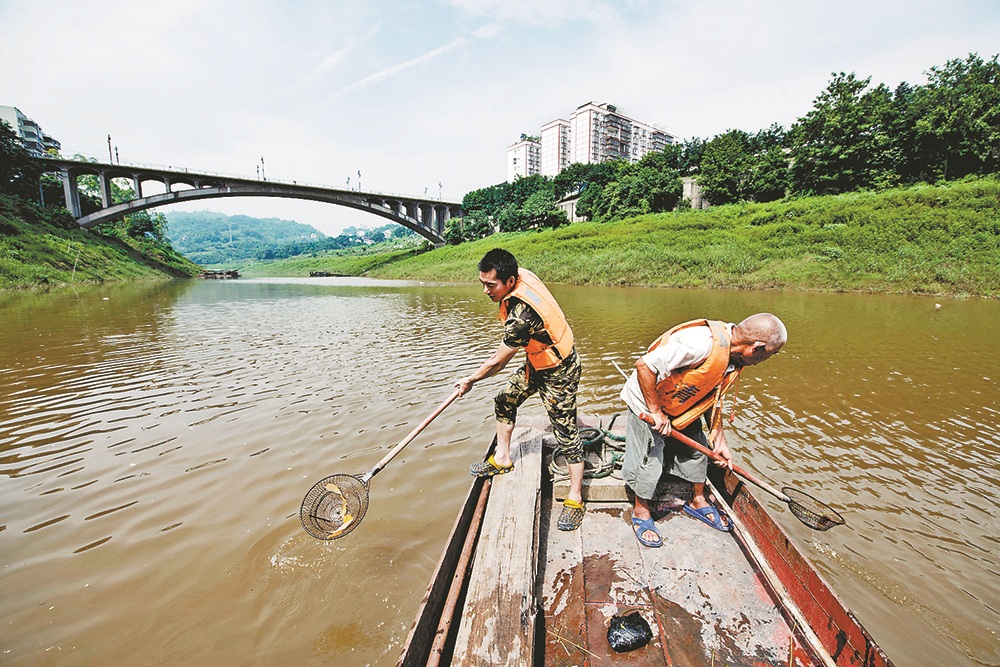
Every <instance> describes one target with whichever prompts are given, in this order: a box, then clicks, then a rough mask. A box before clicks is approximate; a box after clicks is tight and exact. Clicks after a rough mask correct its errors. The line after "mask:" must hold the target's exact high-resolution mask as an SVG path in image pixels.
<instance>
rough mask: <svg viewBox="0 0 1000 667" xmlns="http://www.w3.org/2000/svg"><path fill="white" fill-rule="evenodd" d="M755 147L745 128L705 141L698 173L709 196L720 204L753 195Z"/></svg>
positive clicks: (703, 190) (699, 181) (710, 200)
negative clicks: (752, 157)
mask: <svg viewBox="0 0 1000 667" xmlns="http://www.w3.org/2000/svg"><path fill="white" fill-rule="evenodd" d="M752 151H753V148H752V145H751V141H750V135H749V134H747V133H746V132H744V131H743V130H729V131H728V132H726V133H725V134H720V135H718V136H717V137H715V138H714V139H712V140H711V141H709V142H708V143H707V144H706V145H705V150H704V153H703V154H702V158H701V172H700V174H699V175H698V183H699V185H701V187H702V192H703V196H704V197H705V199H707V200H708V201H709V202H711V203H712V204H717V205H718V204H731V203H733V202H738V201H745V200H747V199H750V198H751V194H750V193H751V169H752V166H753V161H752V159H751V155H752Z"/></svg>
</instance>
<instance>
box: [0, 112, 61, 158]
mask: <svg viewBox="0 0 1000 667" xmlns="http://www.w3.org/2000/svg"><path fill="white" fill-rule="evenodd" d="M0 120H3V121H5V122H6V123H7V124H8V125H10V129H12V130H13V131H14V134H16V135H17V136H18V137H19V138H20V139H21V145H23V146H24V147H25V149H27V151H28V152H29V153H31V154H32V155H44V154H45V153H46V152H48V150H49V149H52V150H56V151H58V150H59V149H61V148H62V145H61V144H60V143H59V142H58V141H56V140H55V139H53V138H52V137H50V136H49V135H47V134H45V133H44V132H42V128H41V127H39V125H38V123H36V122H35V121H33V120H31V119H30V118H28V117H27V116H25V115H24V114H23V113H21V110H20V109H18V108H17V107H8V106H3V105H0Z"/></svg>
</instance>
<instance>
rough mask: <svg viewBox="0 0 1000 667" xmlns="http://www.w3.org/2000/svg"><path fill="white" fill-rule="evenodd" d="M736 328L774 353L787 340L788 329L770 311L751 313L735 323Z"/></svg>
mask: <svg viewBox="0 0 1000 667" xmlns="http://www.w3.org/2000/svg"><path fill="white" fill-rule="evenodd" d="M736 328H737V329H739V330H740V332H741V333H742V334H743V335H744V336H745V337H746V338H749V339H752V340H754V341H760V342H761V343H764V347H765V349H766V350H767V351H768V352H769V353H770V354H774V353H775V352H777V351H778V350H780V349H781V348H782V346H784V344H785V343H786V342H788V331H786V330H785V325H784V324H783V323H782V321H781V320H779V319H778V318H777V317H775V316H774V315H772V314H771V313H757V314H756V315H751V316H750V317H748V318H746V319H745V320H743V321H742V322H740V323H739V324H737V325H736Z"/></svg>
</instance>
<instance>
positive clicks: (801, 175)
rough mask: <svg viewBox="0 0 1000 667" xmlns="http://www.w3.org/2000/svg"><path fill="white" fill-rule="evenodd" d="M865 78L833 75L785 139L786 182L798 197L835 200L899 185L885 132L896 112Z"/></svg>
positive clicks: (895, 157) (883, 89)
mask: <svg viewBox="0 0 1000 667" xmlns="http://www.w3.org/2000/svg"><path fill="white" fill-rule="evenodd" d="M870 83H871V77H869V78H867V79H858V78H857V77H856V76H855V75H854V74H853V73H851V74H845V73H843V72H841V73H840V74H836V75H834V78H833V80H832V81H831V82H830V84H829V85H828V86H827V88H826V90H824V91H823V92H822V93H821V94H820V95H819V97H817V98H816V100H815V102H814V103H813V109H812V110H811V111H810V112H809V113H807V114H806V115H805V117H803V118H800V119H799V120H798V121H797V122H796V123H795V124H794V125H793V126H792V129H791V131H790V133H789V143H790V152H791V157H792V182H793V187H794V189H795V190H796V191H797V192H799V193H801V194H836V193H840V192H848V191H851V190H857V189H859V188H866V187H884V186H887V185H891V184H893V183H895V182H897V181H898V180H899V175H898V172H897V171H896V168H895V167H896V163H897V162H898V157H899V156H898V155H896V154H895V153H894V148H895V144H894V142H893V141H892V139H893V137H892V136H891V131H892V129H893V128H894V127H895V122H894V121H895V117H896V114H897V112H898V109H896V107H895V106H894V105H893V104H892V93H891V92H890V91H889V89H888V88H887V87H886V86H885V85H884V84H882V85H879V86H876V87H875V88H873V89H871V90H869V89H868V86H869V84H870Z"/></svg>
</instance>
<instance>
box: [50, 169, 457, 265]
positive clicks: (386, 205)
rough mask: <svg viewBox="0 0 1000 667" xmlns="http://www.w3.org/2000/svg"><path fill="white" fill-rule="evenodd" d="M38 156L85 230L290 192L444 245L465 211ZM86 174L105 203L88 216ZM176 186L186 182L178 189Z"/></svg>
mask: <svg viewBox="0 0 1000 667" xmlns="http://www.w3.org/2000/svg"><path fill="white" fill-rule="evenodd" d="M36 160H37V161H38V162H39V163H40V164H41V166H42V167H43V169H44V170H45V172H57V173H59V174H60V175H61V178H62V183H63V192H64V194H65V196H66V208H67V209H69V211H70V213H72V214H73V216H74V217H75V218H76V219H77V223H78V224H79V225H80V226H81V227H83V228H85V229H86V228H88V227H93V226H94V225H96V224H98V223H101V222H111V221H114V220H120V219H121V218H123V217H124V216H125V215H127V214H129V213H134V212H136V211H142V210H145V209H150V208H156V207H157V206H164V205H166V204H175V203H178V202H185V201H192V200H195V199H214V198H216V197H285V198H290V199H304V200H309V201H319V202H326V203H328V204H336V205H338V206H347V207H348V208H353V209H357V210H359V211H365V212H366V213H371V214H373V215H377V216H380V217H382V218H386V219H388V220H391V221H393V222H395V223H398V224H400V225H403V226H404V227H407V228H408V229H412V230H413V231H415V232H416V233H418V234H420V235H421V236H423V237H424V238H426V239H427V240H429V241H431V242H432V243H434V244H436V245H440V244H443V243H444V242H445V241H444V227H445V223H446V222H447V221H448V220H449V219H451V218H453V217H460V216H461V215H462V205H461V203H459V202H447V201H442V200H439V199H429V198H426V197H409V196H405V195H395V194H392V195H388V194H382V193H377V192H362V191H360V190H340V189H335V188H330V187H327V186H323V185H311V184H304V183H297V182H295V181H292V182H287V181H269V180H262V179H253V178H241V177H237V176H225V175H222V174H213V173H207V172H201V173H200V172H194V171H190V170H188V169H182V168H172V167H166V168H163V167H150V166H140V165H134V164H107V163H102V162H85V161H82V160H66V159H62V158H36ZM87 174H91V175H95V176H97V180H98V183H99V184H100V192H101V204H102V208H101V210H99V211H97V212H96V213H91V214H89V215H83V213H82V210H81V207H80V191H79V187H78V185H77V179H78V178H79V177H80V176H83V175H87ZM115 178H125V179H128V180H129V181H131V183H132V189H133V190H134V192H135V194H136V198H135V199H133V200H131V201H127V202H120V203H114V202H112V200H111V181H112V179H115ZM149 181H154V182H157V183H162V184H163V186H164V188H165V189H166V191H165V192H162V193H158V194H152V195H148V196H143V193H142V184H143V183H146V182H149ZM176 186H186V187H183V188H178V189H174V188H175V187H176Z"/></svg>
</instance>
